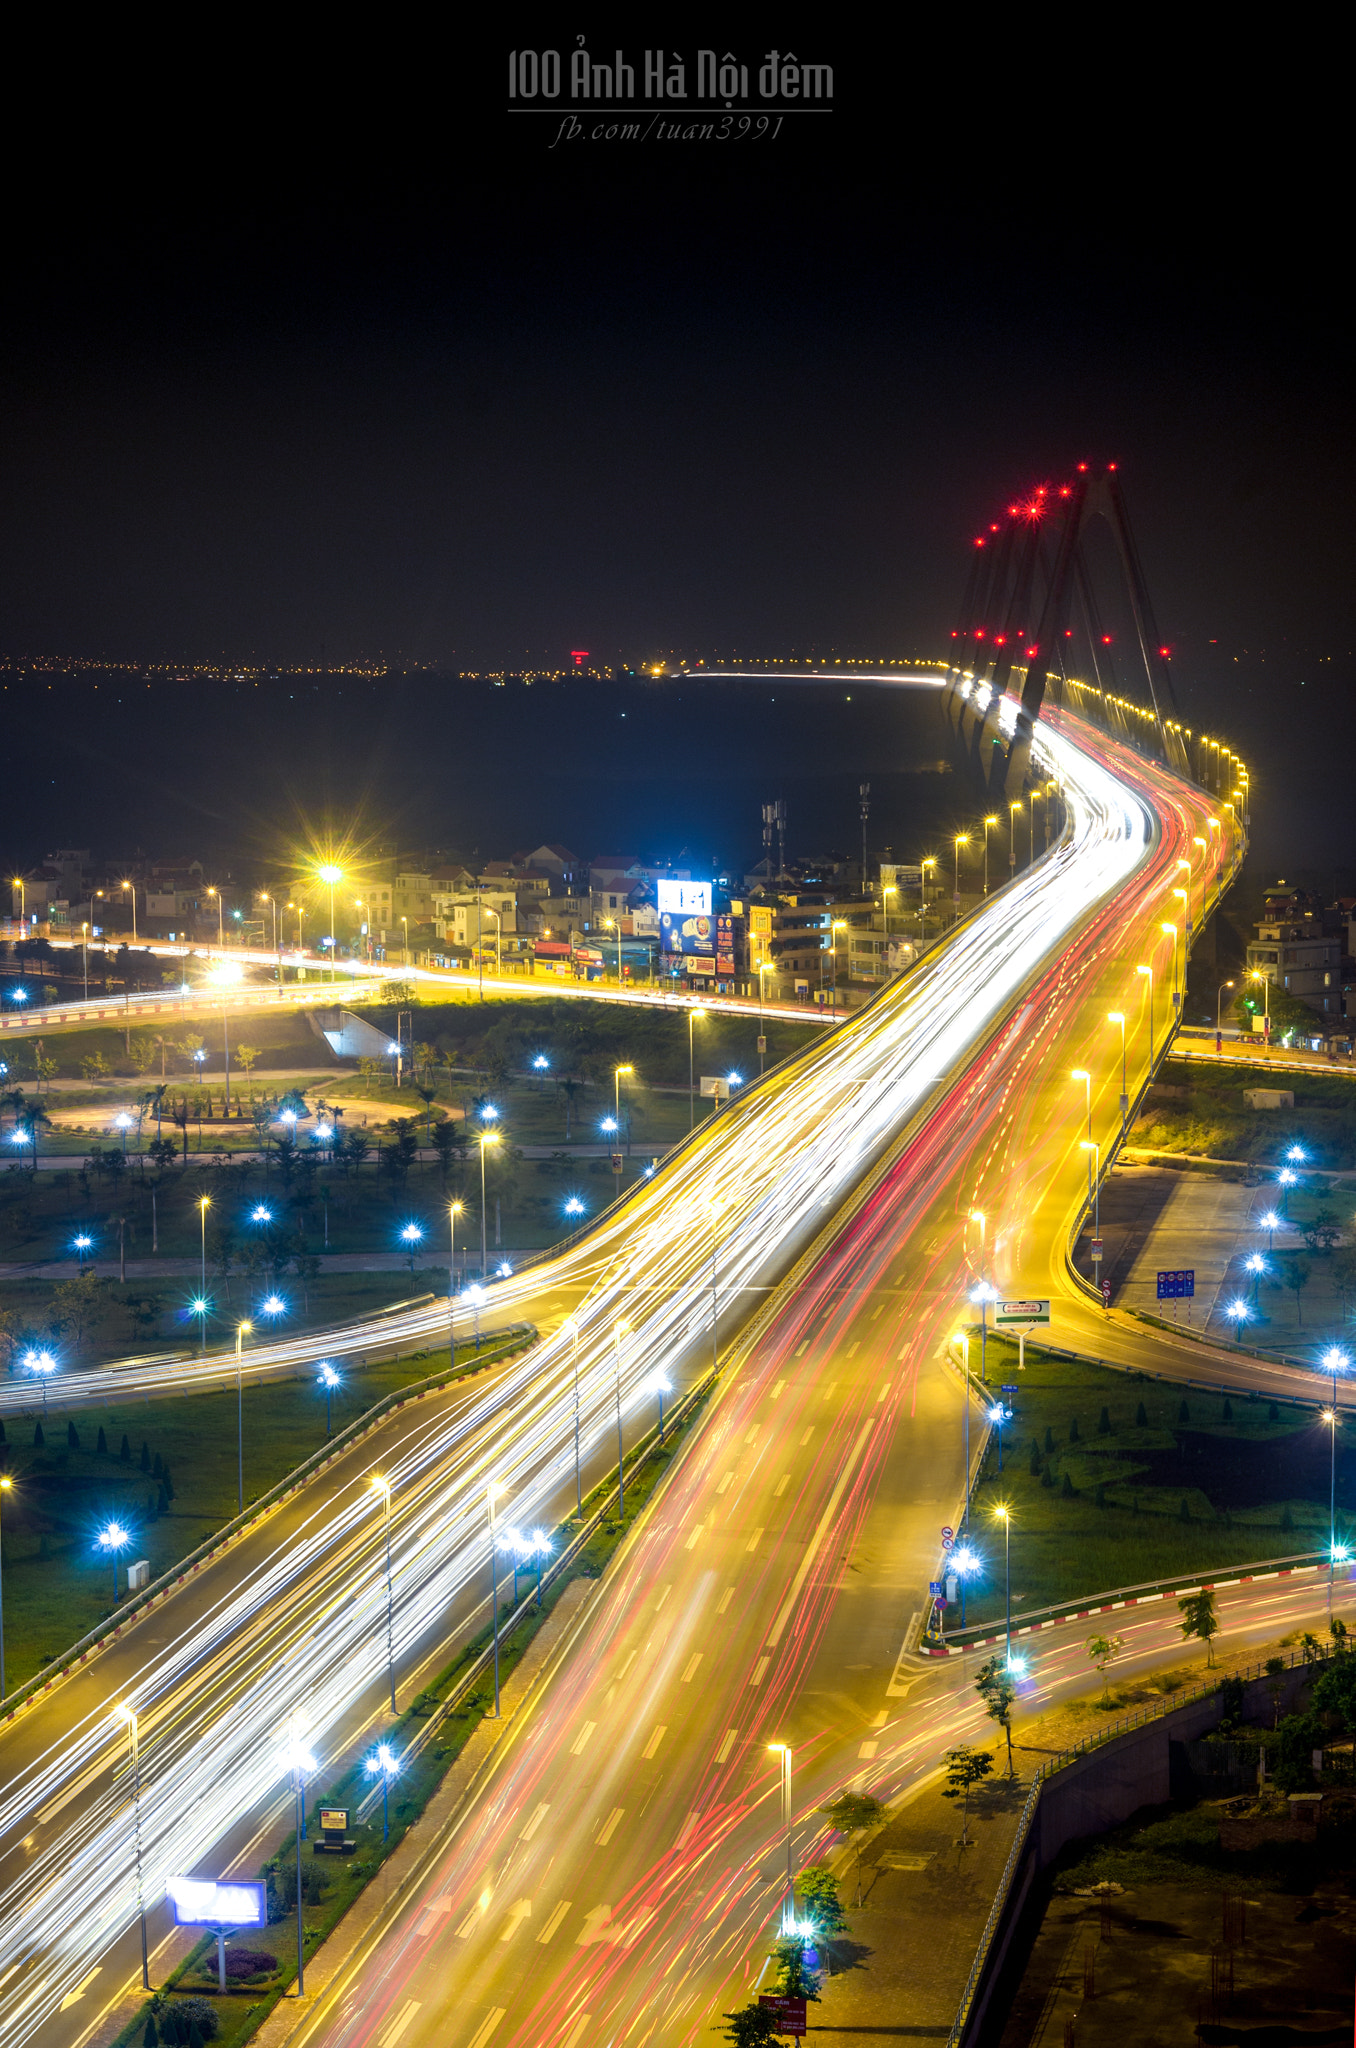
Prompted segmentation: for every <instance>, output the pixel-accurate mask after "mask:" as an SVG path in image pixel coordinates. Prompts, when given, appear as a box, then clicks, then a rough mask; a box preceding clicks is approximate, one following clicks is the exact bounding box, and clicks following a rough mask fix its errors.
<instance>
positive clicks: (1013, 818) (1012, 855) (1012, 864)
mask: <svg viewBox="0 0 1356 2048" xmlns="http://www.w3.org/2000/svg"><path fill="white" fill-rule="evenodd" d="M1021 808H1022V806H1021V803H1020V801H1018V802H1017V803H1010V804H1009V805H1008V866H1009V868H1010V869H1011V871H1012V872H1011V874H1010V876H1009V880H1011V881H1016V879H1017V813H1018V811H1020V810H1021Z"/></svg>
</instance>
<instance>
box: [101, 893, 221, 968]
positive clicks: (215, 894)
mask: <svg viewBox="0 0 1356 2048" xmlns="http://www.w3.org/2000/svg"><path fill="white" fill-rule="evenodd" d="M102 893H103V892H102V890H101V891H100V894H101V895H102ZM207 894H208V895H209V896H215V897H216V899H217V950H218V952H221V953H224V952H225V951H226V919H225V917H224V915H223V913H222V908H221V891H220V889H210V888H209V889H208V891H207Z"/></svg>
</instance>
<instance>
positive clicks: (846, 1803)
mask: <svg viewBox="0 0 1356 2048" xmlns="http://www.w3.org/2000/svg"><path fill="white" fill-rule="evenodd" d="M819 1810H820V1812H821V1813H822V1814H823V1816H824V1818H825V1820H827V1822H828V1823H829V1826H830V1827H831V1828H833V1829H834V1830H835V1831H836V1832H837V1833H838V1834H840V1835H841V1836H842V1837H843V1839H844V1841H846V1842H851V1841H852V1839H853V1838H854V1836H856V1835H860V1834H862V1833H863V1832H864V1831H865V1829H867V1828H874V1827H875V1826H877V1824H878V1823H879V1822H880V1821H882V1820H883V1819H884V1817H885V1808H884V1807H883V1806H882V1805H881V1803H880V1801H879V1799H873V1798H872V1797H871V1794H870V1793H869V1792H840V1793H839V1795H838V1797H837V1798H836V1799H832V1800H830V1801H829V1804H828V1805H827V1806H821V1807H820V1809H819ZM861 1903H862V1852H861V1850H860V1849H858V1851H857V1904H858V1905H859V1906H860V1905H861Z"/></svg>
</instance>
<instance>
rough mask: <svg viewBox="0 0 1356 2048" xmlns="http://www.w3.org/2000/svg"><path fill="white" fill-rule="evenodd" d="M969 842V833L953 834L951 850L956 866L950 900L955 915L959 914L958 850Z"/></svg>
mask: <svg viewBox="0 0 1356 2048" xmlns="http://www.w3.org/2000/svg"><path fill="white" fill-rule="evenodd" d="M969 844H970V834H969V833H968V832H958V833H957V834H956V836H955V839H954V840H953V842H952V851H953V852H954V854H955V859H956V867H955V887H954V890H953V893H952V898H951V902H952V907H953V909H954V910H955V913H956V916H957V917H959V916H960V850H961V848H962V847H963V846H968V845H969Z"/></svg>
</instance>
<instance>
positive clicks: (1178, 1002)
mask: <svg viewBox="0 0 1356 2048" xmlns="http://www.w3.org/2000/svg"><path fill="white" fill-rule="evenodd" d="M1158 929H1159V930H1160V931H1161V932H1162V934H1163V936H1164V938H1165V939H1171V940H1172V1007H1173V1009H1174V1010H1180V1009H1181V1007H1182V998H1181V995H1180V994H1179V993H1178V988H1177V927H1176V925H1175V924H1161V925H1160V926H1159V927H1158Z"/></svg>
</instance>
